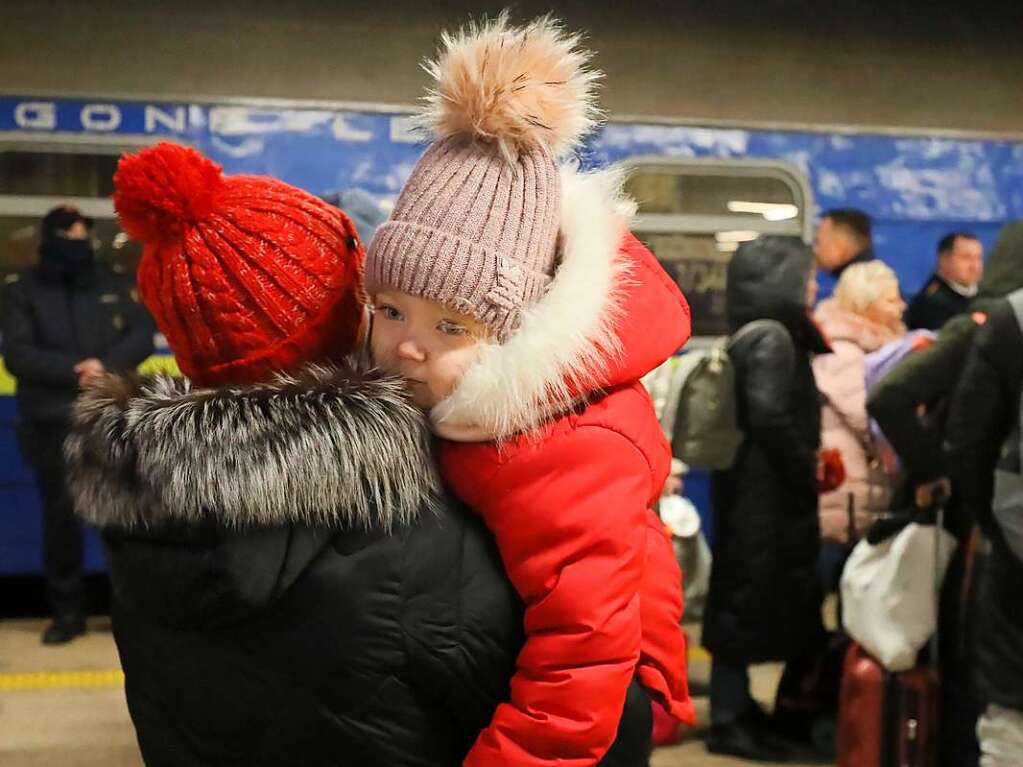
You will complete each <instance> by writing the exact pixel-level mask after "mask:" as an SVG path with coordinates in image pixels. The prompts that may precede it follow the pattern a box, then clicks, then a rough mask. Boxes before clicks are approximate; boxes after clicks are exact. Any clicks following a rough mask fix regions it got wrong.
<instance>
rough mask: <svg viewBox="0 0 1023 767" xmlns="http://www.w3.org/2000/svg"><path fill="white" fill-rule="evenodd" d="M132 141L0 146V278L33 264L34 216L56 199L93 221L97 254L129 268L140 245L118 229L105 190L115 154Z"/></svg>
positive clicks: (110, 188)
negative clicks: (119, 144)
mask: <svg viewBox="0 0 1023 767" xmlns="http://www.w3.org/2000/svg"><path fill="white" fill-rule="evenodd" d="M133 148H135V147H132V146H98V147H92V146H88V145H80V144H66V145H55V144H38V145H35V144H32V143H29V142H21V143H18V144H12V145H7V146H4V145H0V279H3V278H6V277H7V276H8V275H10V274H12V273H14V272H18V271H21V270H22V269H26V268H28V267H30V266H32V265H33V264H34V263H36V260H37V255H36V251H37V249H38V247H39V221H40V219H41V218H42V217H43V216H44V215H45V214H46V213H47V211H49V210H50V209H51V208H53V207H55V206H57V205H60V204H70V205H74V206H75V207H77V208H78V209H79V210H81V211H82V212H83V213H84V214H85V215H87V216H90V217H91V218H93V219H94V220H95V226H94V227H93V231H92V236H93V245H94V247H95V249H96V255H97V258H98V259H100V260H102V261H106V262H107V263H109V264H110V265H111V266H112V267H113V268H114V269H116V270H118V271H124V272H127V273H132V272H134V270H135V269H136V267H137V266H138V261H139V258H140V257H141V248H140V247H139V245H138V244H137V243H135V242H132V241H130V240H129V239H128V238H127V237H126V236H125V235H124V233H123V232H122V231H121V230H120V227H119V226H118V224H117V220H116V218H115V216H114V209H113V205H112V203H111V201H110V195H111V193H112V192H113V176H114V171H115V170H116V168H117V159H118V156H119V155H120V153H121V152H122V151H125V150H130V149H133Z"/></svg>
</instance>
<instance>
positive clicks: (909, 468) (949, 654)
mask: <svg viewBox="0 0 1023 767" xmlns="http://www.w3.org/2000/svg"><path fill="white" fill-rule="evenodd" d="M1021 254H1023V221H1017V222H1014V223H1012V224H1009V225H1008V226H1006V227H1005V228H1004V229H1003V230H1002V231H1001V233H1000V234H999V237H998V240H997V242H996V243H995V245H994V247H993V248H992V250H991V255H990V256H989V258H988V262H987V265H986V268H985V274H984V277H983V279H982V280H981V283H980V286H979V288H978V292H977V297H976V298H975V299H974V300H973V302H972V303H971V305H970V310H971V311H970V313H969V314H963V315H960V316H958V317H954V318H952V319H951V320H949V321H948V322H947V323H946V324H945V325H944V327H943V328H942V329H941V332H940V333H939V335H938V339H937V341H936V342H935V343H934V344H933V345H932V346H930V347H929V348H927V349H924V350H922V351H919V352H916V353H914V354H911V355H909V356H908V357H907V358H906V359H905V360H903V361H902V362H900V363H899V364H898V365H897V366H896V367H895V368H894V369H893V370H892V372H891V373H889V374H888V375H887V376H885V377H884V378H883V379H882V380H881V381H880V382H879V383H878V384H877V385H876V386H875V387H874V388H873V390H872V391H871V392H870V393H869V396H868V398H867V411H868V412H869V413H870V416H871V417H872V418H874V419H875V420H876V421H877V423H878V425H879V426H880V427H881V430H882V431H883V432H884V435H885V437H886V438H887V439H888V441H889V442H890V443H891V445H892V447H893V448H894V450H895V452H896V453H897V454H898V456H899V459H900V460H901V461H902V465H903V468H904V470H905V474H906V489H905V492H904V494H903V495H904V498H903V499H902V501H901V502H900V501H897V502H896V503H897V505H900V506H904V505H907V504H912V503H915V504H916V505H918V506H922V507H926V506H929V505H930V504H932V503H933V502H934V501H935V500H937V499H939V498H940V497H946V498H948V499H949V500H948V501H947V502H946V509H947V512H948V513H947V515H946V527H947V528H948V529H949V531H950V532H952V533H953V534H954V535H955V536H956V537H957V538H958V539H959V541H960V544H961V545H960V546H959V547H958V549H957V551H956V554H955V555H954V557H953V559H952V562H951V563H950V565H949V568H948V571H947V573H946V576H945V583H944V586H943V589H942V595H941V605H940V615H939V630H940V632H941V634H942V635H943V636H944V637H945V638H946V640H945V641H943V642H942V643H941V645H940V647H941V659H940V662H941V669H942V674H943V676H944V678H945V683H943V685H942V721H944V722H946V725H945V726H943V727H942V728H941V739H942V745H941V748H940V749H939V752H940V753H941V759H942V764H946V765H949V767H953V766H954V767H968V765H970V764H976V763H977V760H978V758H979V755H978V752H977V744H976V739H975V737H974V735H973V724H974V722H975V721H976V717H977V714H978V713H979V711H978V706H979V701H978V700H977V699H976V697H975V694H974V692H973V690H972V681H971V680H972V677H973V663H974V660H973V654H974V651H973V649H972V643H973V641H974V640H973V637H974V635H975V632H974V630H973V629H974V627H973V626H972V625H971V622H970V620H969V619H967V620H966V625H965V626H964V625H962V621H961V619H960V616H961V614H962V610H963V605H962V604H961V599H960V595H961V592H962V584H963V578H964V576H965V565H966V559H965V553H964V547H965V544H966V542H967V540H968V536H969V532H970V528H971V526H972V524H973V519H972V515H973V514H974V513H975V511H971V510H970V509H969V508H968V507H967V506H965V505H964V503H963V500H964V497H963V496H962V494H961V492H960V491H959V488H958V487H956V486H954V485H953V484H952V483H951V482H950V480H949V476H950V473H951V469H952V467H953V466H954V464H953V463H951V462H950V461H949V459H948V456H947V455H946V454H945V453H944V452H943V450H942V441H943V439H944V438H945V434H946V429H947V427H948V420H947V417H948V414H949V403H950V401H951V399H952V394H953V393H954V392H955V390H956V387H957V386H958V384H959V381H960V377H961V376H962V374H963V370H964V368H965V367H966V362H967V358H968V355H969V352H970V348H971V345H972V344H973V342H974V338H975V337H976V335H977V333H978V331H979V330H980V329H981V328H983V327H985V325H986V323H987V321H988V313H989V312H990V311H992V309H993V308H997V307H998V306H999V305H1000V304H1004V301H1003V299H1004V297H1005V296H1006V295H1008V294H1009V293H1011V292H1012V291H1014V290H1017V289H1019V288H1021V287H1023V258H1021ZM972 404H973V405H976V404H977V403H972ZM921 412H922V413H923V415H921ZM961 417H962V416H961ZM966 417H968V416H966ZM957 428H959V427H957ZM957 454H959V453H958V451H957ZM957 460H958V459H957ZM957 475H958V476H959V477H960V479H961V478H962V477H963V476H964V475H963V472H962V471H958V472H957ZM974 481H976V480H974ZM974 505H975V502H974ZM966 607H967V612H968V611H969V605H967V606H966Z"/></svg>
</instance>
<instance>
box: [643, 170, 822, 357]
mask: <svg viewBox="0 0 1023 767" xmlns="http://www.w3.org/2000/svg"><path fill="white" fill-rule="evenodd" d="M630 165H631V167H632V168H633V171H632V174H631V175H630V177H629V180H628V181H627V183H626V189H627V191H628V193H629V194H630V196H631V197H632V198H633V199H635V200H636V202H637V203H638V205H639V211H638V215H637V217H636V221H635V224H634V230H635V232H636V235H637V236H638V237H639V238H640V239H641V240H642V241H643V242H644V243H646V245H647V246H648V247H649V248H650V249H651V250H652V251H653V253H654V254H655V255H656V256H657V259H658V260H659V261H660V262H661V264H662V265H663V266H664V268H665V269H666V270H667V272H668V273H669V274H670V275H671V276H672V278H673V279H674V280H675V281H676V282H678V284H679V286H680V287H681V288H682V291H683V292H684V293H685V294H686V297H687V298H688V299H689V303H690V305H691V306H692V309H693V335H694V337H697V338H699V337H704V338H706V337H715V336H721V335H724V334H726V333H727V332H728V324H727V319H726V313H725V309H726V307H725V286H726V278H727V269H728V262H729V260H730V259H731V255H732V253H734V252H735V250H736V249H737V248H738V247H739V245H740V244H741V243H742V242H744V241H746V240H752V239H754V238H756V237H757V236H758V235H760V234H767V233H772V234H790V235H796V236H800V237H803V238H804V239H806V240H808V239H809V229H808V227H809V225H810V216H809V215H808V212H809V211H810V210H811V208H812V197H811V193H810V187H809V184H808V182H807V180H806V178H805V176H803V174H802V173H801V172H800V171H799V170H798V169H797V168H794V167H790V166H788V165H786V164H784V163H781V162H763V161H757V160H695V159H684V160H679V161H677V162H672V161H665V160H664V158H651V159H649V160H646V159H644V158H637V159H635V160H632V161H630Z"/></svg>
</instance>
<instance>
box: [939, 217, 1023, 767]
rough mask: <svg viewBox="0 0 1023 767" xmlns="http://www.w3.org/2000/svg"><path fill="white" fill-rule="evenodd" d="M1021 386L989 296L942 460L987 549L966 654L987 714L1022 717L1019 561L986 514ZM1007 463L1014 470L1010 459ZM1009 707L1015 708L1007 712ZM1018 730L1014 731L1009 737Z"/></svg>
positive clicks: (1014, 338)
mask: <svg viewBox="0 0 1023 767" xmlns="http://www.w3.org/2000/svg"><path fill="white" fill-rule="evenodd" d="M1020 233H1021V234H1023V231H1021V232H1020ZM1003 242H1004V239H1003ZM1014 256H1015V258H1016V260H1017V261H1018V262H1019V263H1020V264H1021V266H1023V237H1018V238H1017V239H1016V241H1015V250H1014ZM1012 295H1013V300H1014V301H1016V302H1017V304H1023V298H1020V292H1019V291H1017V292H1015V293H1013V294H1012ZM1021 392H1023V332H1021V330H1020V323H1019V320H1018V318H1017V311H1016V310H1014V308H1013V306H1012V305H1011V304H1010V302H1009V301H1008V300H1006V299H995V300H993V301H992V302H991V303H990V305H989V306H988V312H987V321H986V322H985V323H984V324H983V325H982V326H981V327H979V328H978V329H977V331H976V332H975V333H974V337H973V341H972V344H971V348H970V351H969V355H968V357H967V361H966V366H965V370H964V371H963V374H962V377H961V378H960V381H959V385H958V388H957V389H956V393H955V396H954V397H953V398H952V401H951V406H950V409H949V415H948V421H947V424H946V428H945V456H946V465H947V466H948V467H949V471H950V474H951V479H952V484H953V487H954V488H955V491H956V494H957V495H958V497H959V501H960V504H961V507H962V509H963V512H964V516H965V517H966V518H967V519H968V520H970V521H972V522H974V523H976V524H977V525H978V526H979V528H980V530H981V531H982V533H983V536H984V539H985V540H986V544H985V549H986V550H987V552H988V555H987V556H986V557H984V558H983V560H982V562H983V565H982V566H981V567H979V568H975V572H977V575H978V580H979V583H978V585H977V590H976V593H977V596H976V608H975V610H974V616H975V621H976V626H975V630H974V631H973V636H974V637H975V638H976V639H975V643H976V654H975V656H973V657H972V658H971V660H973V661H974V662H975V663H976V670H977V679H978V680H979V687H980V689H979V693H980V697H981V699H982V701H983V703H984V704H986V705H987V706H988V714H987V717H988V718H990V719H991V720H992V722H993V721H994V720H996V719H999V718H1002V719H1007V720H1009V721H1018V720H1019V719H1020V717H1023V610H1021V609H1020V600H1019V585H1020V584H1021V583H1023V561H1021V560H1020V559H1019V557H1018V556H1017V555H1016V554H1015V553H1013V551H1012V550H1011V549H1010V548H1009V545H1008V543H1007V542H1006V538H1005V536H1004V534H1003V532H1002V529H1001V526H1000V525H999V523H998V521H997V520H996V518H995V517H994V515H993V514H992V500H993V498H994V484H995V483H994V477H995V469H996V467H997V466H998V465H999V463H1000V460H1003V456H1004V457H1005V458H1006V459H1010V460H1014V461H1017V462H1018V460H1019V456H1018V455H1016V453H1017V452H1018V451H1016V450H1009V451H1006V452H1004V453H1003V449H1002V448H1003V445H1004V444H1005V442H1006V438H1007V437H1009V435H1010V434H1013V437H1012V439H1015V440H1017V441H1018V439H1019V436H1018V434H1019V433H1018V431H1017V430H1018V428H1019V420H1020V394H1021ZM1011 470H1013V471H1018V463H1017V465H1016V467H1012V469H1011ZM1009 712H1016V715H1015V717H1013V716H1012V715H1011V713H1009ZM1007 714H1008V716H1006V715H1007ZM1016 729H1017V730H1018V726H1017V728H1016ZM997 732H998V728H997V727H996V728H992V733H993V737H992V736H991V735H989V736H985V725H984V724H983V723H982V724H981V727H980V730H979V735H980V741H981V743H980V745H981V751H982V752H983V753H985V754H987V753H991V757H990V758H994V748H993V744H992V743H988V744H987V747H985V741H986V740H988V739H989V738H990V739H993V740H996V741H997V740H999V737H998V735H997ZM1021 735H1023V733H1021V732H1018V731H1017V733H1016V736H1015V737H1016V738H1019V737H1020V736H1021ZM1010 740H1011V739H1010ZM1002 756H1003V758H1004V757H1005V756H1006V754H1003V755H1002ZM1017 756H1018V755H1017ZM996 763H999V764H1000V763H1002V762H1000V761H998V762H996Z"/></svg>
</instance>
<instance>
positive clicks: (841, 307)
mask: <svg viewBox="0 0 1023 767" xmlns="http://www.w3.org/2000/svg"><path fill="white" fill-rule="evenodd" d="M905 309H906V304H905V302H904V301H903V300H902V296H901V294H900V292H899V281H898V277H896V275H895V272H893V271H892V270H891V268H889V267H888V266H886V265H885V264H883V263H881V262H880V261H871V262H868V263H864V264H854V265H853V266H850V267H849V268H847V269H846V270H845V271H844V272H843V273H842V277H841V279H840V280H839V281H838V285H837V286H836V287H835V292H834V295H833V296H832V297H831V298H829V299H827V300H826V301H822V302H821V304H820V305H819V306H818V307H817V311H816V319H817V322H818V324H819V325H820V327H821V329H822V330H823V331H824V333H825V335H826V336H827V337H828V338H829V340H830V341H831V347H832V349H833V351H834V353H833V354H825V355H821V356H819V357H817V358H816V359H815V360H814V363H813V371H814V376H815V377H816V379H817V388H818V389H819V390H820V392H821V399H822V402H823V404H822V411H821V445H822V447H823V448H834V449H837V450H838V451H839V452H840V453H841V454H842V460H843V462H844V464H845V469H846V481H845V483H844V484H843V485H842V486H841V487H839V488H838V489H837V490H834V491H832V492H830V493H826V494H824V495H822V496H821V497H820V507H819V508H820V522H821V536H822V537H823V539H824V541H825V542H826V543H839V544H846V543H848V542H849V533H850V529H853V530H855V533H856V535H862V534H863V533H864V532H865V529H866V528H867V527H869V525H870V522H871V521H872V519H873V517H874V515H876V514H877V513H879V512H882V511H885V510H887V509H888V503H889V500H890V498H891V485H890V482H889V480H888V477H887V476H886V475H885V473H884V470H883V468H882V467H881V465H880V461H879V460H878V457H877V451H876V449H875V446H874V444H873V441H872V438H871V435H870V430H869V427H868V423H869V419H868V417H867V408H866V395H867V392H866V382H865V375H864V366H865V358H866V355H868V354H870V353H871V352H874V351H877V350H878V349H880V348H881V347H882V346H884V345H885V344H888V343H890V342H892V341H894V340H896V339H898V338H899V337H900V336H902V335H903V334H905V332H906V328H905V326H904V325H903V323H902V315H903V312H904V311H905ZM850 497H851V499H852V511H853V513H852V518H850V514H849V509H850Z"/></svg>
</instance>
